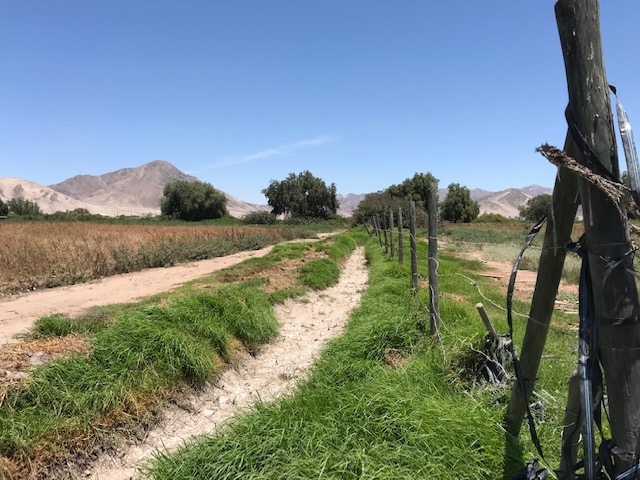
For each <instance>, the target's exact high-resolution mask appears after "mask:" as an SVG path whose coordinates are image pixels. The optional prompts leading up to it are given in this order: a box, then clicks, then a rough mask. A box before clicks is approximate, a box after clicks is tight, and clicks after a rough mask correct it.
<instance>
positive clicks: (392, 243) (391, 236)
mask: <svg viewBox="0 0 640 480" xmlns="http://www.w3.org/2000/svg"><path fill="white" fill-rule="evenodd" d="M389 244H390V247H391V256H392V257H393V256H395V254H396V239H395V234H394V231H393V210H389Z"/></svg>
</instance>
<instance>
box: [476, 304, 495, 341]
mask: <svg viewBox="0 0 640 480" xmlns="http://www.w3.org/2000/svg"><path fill="white" fill-rule="evenodd" d="M476 310H478V313H479V314H480V318H481V319H482V323H484V326H485V328H486V329H487V331H488V332H489V336H490V337H491V340H493V341H494V342H497V341H498V334H497V333H496V330H495V329H494V328H493V324H492V323H491V320H489V315H487V311H486V310H485V309H484V305H483V304H481V303H476Z"/></svg>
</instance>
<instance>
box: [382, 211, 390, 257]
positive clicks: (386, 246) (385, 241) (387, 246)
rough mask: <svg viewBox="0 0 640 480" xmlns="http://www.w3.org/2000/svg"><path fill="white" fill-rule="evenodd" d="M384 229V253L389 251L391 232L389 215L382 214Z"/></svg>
mask: <svg viewBox="0 0 640 480" xmlns="http://www.w3.org/2000/svg"><path fill="white" fill-rule="evenodd" d="M382 231H383V233H384V253H389V234H388V232H387V216H386V215H382Z"/></svg>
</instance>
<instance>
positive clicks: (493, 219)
mask: <svg viewBox="0 0 640 480" xmlns="http://www.w3.org/2000/svg"><path fill="white" fill-rule="evenodd" d="M512 222H513V219H512V218H507V217H505V216H504V215H500V214H499V213H483V214H482V215H480V216H479V217H477V218H476V219H475V220H474V223H512Z"/></svg>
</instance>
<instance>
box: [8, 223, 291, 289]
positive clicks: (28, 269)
mask: <svg viewBox="0 0 640 480" xmlns="http://www.w3.org/2000/svg"><path fill="white" fill-rule="evenodd" d="M299 234H300V232H299V231H297V232H294V231H292V230H291V229H278V228H266V227H252V226H162V225H113V224H111V225H109V224H95V223H80V222H76V223H54V222H51V223H46V222H35V223H2V224H0V245H1V246H2V254H1V255H0V295H6V294H9V293H14V292H18V291H25V290H33V289H38V288H44V287H54V286H58V285H69V284H74V283H79V282H84V281H87V280H91V279H95V278H100V277H106V276H109V275H114V274H118V273H124V272H130V271H135V270H141V269H143V268H149V267H162V266H169V265H173V264H175V263H178V262H183V261H190V260H200V259H204V258H211V257H217V256H222V255H227V254H230V253H234V252H237V251H241V250H253V249H257V248H261V247H263V246H265V245H269V244H273V243H277V242H280V241H283V240H289V239H291V238H295V237H296V236H299Z"/></svg>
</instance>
